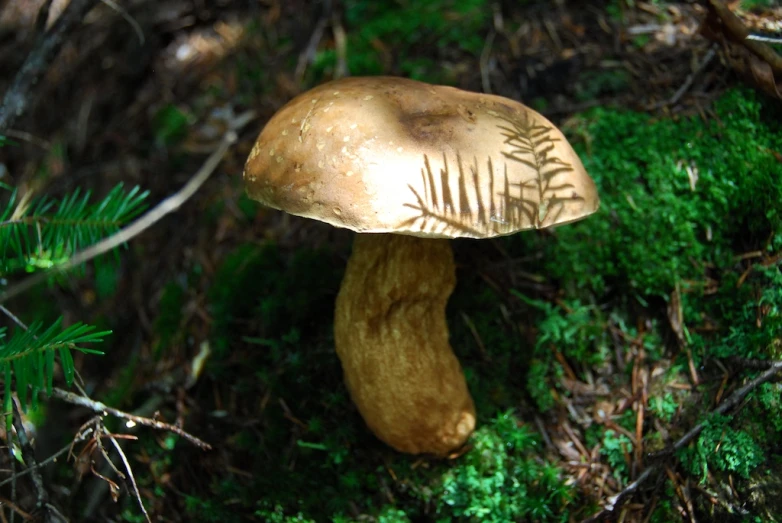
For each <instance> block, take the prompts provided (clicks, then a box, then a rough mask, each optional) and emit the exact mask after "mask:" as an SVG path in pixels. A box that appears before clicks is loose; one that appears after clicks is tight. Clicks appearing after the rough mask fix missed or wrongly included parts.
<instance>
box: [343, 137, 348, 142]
mask: <svg viewBox="0 0 782 523" xmlns="http://www.w3.org/2000/svg"><path fill="white" fill-rule="evenodd" d="M342 141H343V142H349V141H350V136H345V137H344V138H343V139H342Z"/></svg>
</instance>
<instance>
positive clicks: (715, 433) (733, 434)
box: [679, 414, 765, 479]
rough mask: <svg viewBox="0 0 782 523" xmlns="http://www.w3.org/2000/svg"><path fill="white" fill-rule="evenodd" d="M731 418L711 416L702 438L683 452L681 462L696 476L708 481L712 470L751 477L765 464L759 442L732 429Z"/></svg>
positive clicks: (680, 453) (706, 423) (681, 452)
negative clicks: (754, 471) (707, 477)
mask: <svg viewBox="0 0 782 523" xmlns="http://www.w3.org/2000/svg"><path fill="white" fill-rule="evenodd" d="M731 421H732V416H721V415H718V414H712V415H709V417H708V418H707V420H706V421H705V427H704V429H703V432H702V433H701V435H700V437H699V438H698V439H697V440H696V441H695V443H693V444H692V445H690V446H689V447H687V448H685V449H682V450H681V451H680V452H679V456H680V458H681V460H682V463H683V464H684V465H685V466H686V467H687V468H688V469H689V472H690V473H691V474H693V475H694V476H697V477H700V478H704V479H705V478H706V476H707V475H708V474H709V471H710V470H712V471H722V472H735V473H737V474H739V475H740V476H741V477H743V478H748V477H749V474H750V472H752V470H753V469H754V468H755V467H757V466H758V465H760V464H761V463H763V462H764V461H765V453H764V452H763V450H762V449H761V447H760V446H759V445H758V443H757V441H756V440H755V439H754V438H753V437H752V436H751V435H750V434H749V433H748V432H744V431H739V430H735V429H734V428H733V427H732V426H731Z"/></svg>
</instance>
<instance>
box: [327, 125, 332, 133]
mask: <svg viewBox="0 0 782 523" xmlns="http://www.w3.org/2000/svg"><path fill="white" fill-rule="evenodd" d="M333 129H334V126H333V125H329V126H328V127H326V132H327V133H330V132H331V131H332V130H333Z"/></svg>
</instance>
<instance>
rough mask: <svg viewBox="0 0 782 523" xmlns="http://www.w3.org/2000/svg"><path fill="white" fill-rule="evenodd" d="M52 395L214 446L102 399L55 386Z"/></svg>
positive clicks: (201, 443)
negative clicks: (117, 407)
mask: <svg viewBox="0 0 782 523" xmlns="http://www.w3.org/2000/svg"><path fill="white" fill-rule="evenodd" d="M52 397H54V398H58V399H61V400H63V401H66V402H68V403H70V404H72V405H78V406H81V407H86V408H88V409H90V410H92V411H93V412H97V413H98V414H111V415H112V416H116V417H118V418H122V419H125V420H128V421H129V422H133V423H136V424H138V425H144V426H147V427H152V428H154V429H158V430H165V431H169V432H173V433H174V434H176V435H178V436H181V437H183V438H184V439H186V440H188V441H189V442H191V443H192V444H194V445H196V446H197V447H199V448H201V449H203V450H210V449H211V448H212V446H211V445H210V444H209V443H207V442H205V441H203V440H201V439H199V438H197V437H195V436H193V435H192V434H190V433H188V432H185V431H184V430H182V429H181V428H179V427H177V426H176V425H171V424H170V423H164V422H162V421H158V420H155V419H151V418H145V417H142V416H136V415H135V414H130V413H128V412H124V411H121V410H119V409H115V408H114V407H109V406H108V405H106V404H104V403H101V402H100V401H95V400H93V399H91V398H87V397H84V396H79V395H78V394H74V393H72V392H68V391H67V390H63V389H60V388H56V387H55V388H54V389H52Z"/></svg>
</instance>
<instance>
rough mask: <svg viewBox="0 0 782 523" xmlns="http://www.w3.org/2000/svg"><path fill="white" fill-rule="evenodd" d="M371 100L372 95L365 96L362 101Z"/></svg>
mask: <svg viewBox="0 0 782 523" xmlns="http://www.w3.org/2000/svg"><path fill="white" fill-rule="evenodd" d="M372 98H374V96H372V95H371V94H370V95H367V96H365V97H364V100H366V101H369V100H371V99H372Z"/></svg>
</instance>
